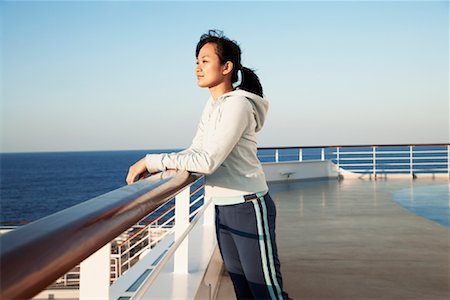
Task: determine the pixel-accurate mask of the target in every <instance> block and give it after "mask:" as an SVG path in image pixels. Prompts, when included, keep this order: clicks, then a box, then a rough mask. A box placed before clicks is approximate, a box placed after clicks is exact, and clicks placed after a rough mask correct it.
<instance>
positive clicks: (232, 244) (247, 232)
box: [215, 194, 289, 299]
mask: <svg viewBox="0 0 450 300" xmlns="http://www.w3.org/2000/svg"><path fill="white" fill-rule="evenodd" d="M215 209H216V234H217V241H218V244H219V249H220V253H221V254H222V259H223V261H224V264H225V268H226V270H227V271H228V273H229V274H230V278H231V280H232V282H233V286H234V290H235V293H236V297H237V299H289V297H288V295H287V293H285V292H284V291H283V283H282V278H281V272H280V261H279V259H278V253H277V246H276V241H275V219H276V208H275V204H274V202H273V200H272V198H271V197H270V195H269V194H266V195H265V196H263V197H260V198H258V199H255V200H252V201H248V202H245V203H240V204H235V205H221V206H218V205H216V207H215Z"/></svg>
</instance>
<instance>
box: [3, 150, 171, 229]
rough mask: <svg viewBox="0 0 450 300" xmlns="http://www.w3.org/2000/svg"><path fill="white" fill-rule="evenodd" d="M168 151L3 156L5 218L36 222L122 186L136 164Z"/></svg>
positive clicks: (8, 154)
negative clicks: (129, 170) (145, 157)
mask: <svg viewBox="0 0 450 300" xmlns="http://www.w3.org/2000/svg"><path fill="white" fill-rule="evenodd" d="M169 151H172V150H154V151H101V152H100V151H99V152H54V153H3V154H0V162H1V167H0V180H1V181H0V199H1V200H0V221H1V222H3V223H4V222H12V223H20V222H21V221H27V222H29V221H34V220H37V219H40V218H42V217H44V216H47V215H49V214H52V213H55V212H57V211H60V210H62V209H65V208H67V207H71V206H73V205H76V204H78V203H81V202H83V201H86V200H89V199H91V198H94V197H96V196H99V195H101V194H104V193H106V192H109V191H111V190H114V189H117V188H119V187H122V186H124V185H125V184H126V183H125V177H126V175H127V171H128V168H129V167H130V166H131V165H132V164H133V163H134V162H136V161H137V160H139V159H140V158H142V157H143V156H144V155H145V154H146V153H155V152H169ZM173 151H176V150H173Z"/></svg>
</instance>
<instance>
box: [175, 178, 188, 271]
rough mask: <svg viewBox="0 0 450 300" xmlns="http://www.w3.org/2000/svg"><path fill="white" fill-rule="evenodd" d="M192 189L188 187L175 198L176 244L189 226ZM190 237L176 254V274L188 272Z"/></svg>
mask: <svg viewBox="0 0 450 300" xmlns="http://www.w3.org/2000/svg"><path fill="white" fill-rule="evenodd" d="M189 199H190V188H189V186H188V187H186V188H185V189H184V190H183V191H182V192H180V193H179V194H178V195H177V196H176V197H175V242H176V241H177V240H178V239H179V238H180V237H181V236H182V235H183V233H184V232H185V231H186V229H187V228H188V226H189ZM188 242H189V241H188V237H186V238H185V239H184V241H183V243H181V245H180V247H178V249H177V251H176V252H175V254H174V272H175V273H182V274H186V273H187V272H188V259H189V258H188V254H189V253H188V246H189V245H188Z"/></svg>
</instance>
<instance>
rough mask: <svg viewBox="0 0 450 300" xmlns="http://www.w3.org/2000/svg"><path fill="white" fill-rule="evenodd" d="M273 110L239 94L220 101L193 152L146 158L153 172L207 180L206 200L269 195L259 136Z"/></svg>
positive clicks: (204, 121)
mask: <svg viewBox="0 0 450 300" xmlns="http://www.w3.org/2000/svg"><path fill="white" fill-rule="evenodd" d="M268 107H269V103H268V102H267V100H265V99H263V98H262V97H260V96H258V95H256V94H253V93H250V92H247V91H244V90H239V89H238V90H234V91H232V92H229V93H226V94H224V95H222V96H220V97H219V98H218V99H217V100H214V99H213V98H212V97H211V98H210V99H209V100H208V102H207V103H206V106H205V108H204V109H203V113H202V116H201V119H200V123H199V125H198V128H197V133H196V135H195V137H194V139H193V141H192V144H191V146H190V147H189V148H187V149H185V150H183V151H181V152H178V153H169V154H148V155H146V157H145V163H146V166H147V169H148V171H149V172H155V171H162V170H166V169H180V170H187V171H190V172H196V173H201V174H205V175H206V182H205V185H206V187H205V193H206V197H207V198H210V197H213V198H217V197H226V198H230V197H235V196H242V195H245V194H251V193H257V192H263V193H264V192H266V191H267V190H268V187H267V183H266V179H265V176H264V172H263V168H262V166H261V163H260V161H259V159H258V158H257V156H256V151H257V144H256V132H258V131H260V130H261V128H262V126H263V124H264V120H265V118H266V114H267V110H268ZM222 202H223V201H222ZM230 204H231V203H230Z"/></svg>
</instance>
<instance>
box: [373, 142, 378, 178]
mask: <svg viewBox="0 0 450 300" xmlns="http://www.w3.org/2000/svg"><path fill="white" fill-rule="evenodd" d="M375 148H376V146H372V164H373V167H372V172H373V176H374V177H375V178H377V155H376V150H375Z"/></svg>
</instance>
